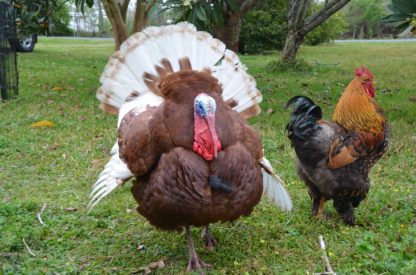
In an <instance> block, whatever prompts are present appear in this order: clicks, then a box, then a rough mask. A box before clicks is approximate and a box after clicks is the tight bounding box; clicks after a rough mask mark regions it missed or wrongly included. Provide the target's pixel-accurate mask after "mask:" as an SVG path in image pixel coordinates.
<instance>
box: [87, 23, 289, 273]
mask: <svg viewBox="0 0 416 275" xmlns="http://www.w3.org/2000/svg"><path fill="white" fill-rule="evenodd" d="M101 83H102V86H101V87H100V89H99V90H98V92H97V97H98V99H99V100H100V101H101V102H102V108H103V109H104V110H105V111H108V112H111V113H118V114H119V121H118V127H119V132H118V143H116V144H115V145H114V147H113V149H112V151H111V153H112V158H111V160H110V161H109V162H108V164H107V165H106V167H105V169H104V171H103V172H102V173H101V175H100V176H99V179H98V181H97V182H96V183H95V185H94V187H93V191H92V193H91V197H92V198H91V201H90V203H89V208H92V207H94V205H95V204H96V203H98V201H100V200H101V199H102V198H103V197H105V196H106V195H108V194H109V193H110V192H111V191H112V190H114V189H115V188H116V187H117V186H120V185H122V184H124V183H125V182H126V181H128V180H129V179H130V178H132V177H135V181H134V182H133V187H132V188H131V191H132V193H133V196H134V198H135V199H136V201H137V203H138V204H139V206H138V208H137V210H138V212H139V213H140V214H141V215H143V216H144V217H145V218H146V219H148V220H149V222H150V223H151V224H152V225H154V226H156V227H158V228H160V229H165V230H178V229H182V228H184V229H185V233H186V237H187V240H188V245H189V255H190V259H189V264H188V271H190V270H195V269H200V268H206V267H208V266H209V265H207V264H205V263H204V262H202V261H201V260H200V258H199V257H198V255H197V254H196V251H195V249H194V244H193V241H192V238H191V233H190V226H202V227H204V240H205V245H206V247H207V248H208V249H212V248H213V246H214V244H215V243H216V242H215V240H214V239H213V238H212V236H211V234H210V231H209V229H208V226H209V224H210V223H215V222H219V221H221V222H225V221H233V220H235V219H237V218H239V217H240V216H242V215H249V214H250V213H251V212H252V211H253V208H254V206H255V205H256V204H257V203H258V202H259V200H260V198H261V196H262V194H266V195H267V196H268V198H269V199H271V201H272V202H274V203H275V204H276V205H278V206H279V207H280V208H282V209H284V210H290V209H291V207H292V204H291V200H290V197H289V195H288V194H287V192H286V191H285V189H284V187H283V185H282V183H281V181H280V179H279V177H278V176H277V175H275V174H274V173H273V171H272V168H271V166H270V163H269V162H268V161H267V160H266V159H265V158H264V156H263V149H262V145H261V140H260V137H259V135H258V134H257V133H256V132H255V131H254V130H253V129H252V128H251V127H250V126H249V125H248V124H247V122H246V121H245V119H246V118H249V117H251V116H255V115H257V114H258V113H259V112H260V108H259V106H258V103H259V102H260V101H261V94H260V93H259V91H258V90H257V88H256V83H255V81H254V79H253V78H252V77H251V76H250V75H248V74H247V73H246V68H245V67H244V66H243V65H242V64H241V63H240V60H239V59H238V57H237V55H236V54H235V53H233V52H232V51H229V50H226V48H225V46H224V44H223V43H222V42H221V41H219V40H217V39H214V38H212V37H211V36H210V35H209V34H208V33H205V32H197V31H196V29H195V27H194V26H193V25H191V24H189V23H180V24H177V25H170V26H164V27H149V28H146V29H145V30H144V31H142V32H140V33H137V34H135V35H133V36H132V37H131V38H129V39H128V40H127V41H126V42H125V43H124V44H123V45H122V46H121V48H120V51H118V52H116V53H115V54H114V55H113V56H112V57H111V58H110V61H109V63H108V64H107V66H106V68H105V71H104V73H103V75H102V77H101Z"/></svg>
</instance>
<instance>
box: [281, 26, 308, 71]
mask: <svg viewBox="0 0 416 275" xmlns="http://www.w3.org/2000/svg"><path fill="white" fill-rule="evenodd" d="M302 41H303V37H302V35H301V34H300V33H299V32H290V33H288V34H287V35H286V41H285V46H284V48H283V52H282V60H283V62H285V63H288V62H291V61H293V60H295V58H296V53H297V52H298V50H299V47H300V44H301V43H302Z"/></svg>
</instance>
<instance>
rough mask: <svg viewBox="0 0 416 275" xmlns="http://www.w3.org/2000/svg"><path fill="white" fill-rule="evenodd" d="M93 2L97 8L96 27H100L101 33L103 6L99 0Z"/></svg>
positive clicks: (101, 31) (102, 27)
mask: <svg viewBox="0 0 416 275" xmlns="http://www.w3.org/2000/svg"><path fill="white" fill-rule="evenodd" d="M95 3H96V4H97V9H98V28H99V29H100V33H101V34H103V33H104V32H105V29H104V14H103V6H102V5H101V0H97V1H95Z"/></svg>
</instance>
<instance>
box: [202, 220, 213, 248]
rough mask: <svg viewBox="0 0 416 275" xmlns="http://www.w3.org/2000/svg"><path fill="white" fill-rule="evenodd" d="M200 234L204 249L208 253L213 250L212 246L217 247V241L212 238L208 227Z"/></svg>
mask: <svg viewBox="0 0 416 275" xmlns="http://www.w3.org/2000/svg"><path fill="white" fill-rule="evenodd" d="M201 233H202V234H201V235H202V239H203V240H204V244H205V248H206V249H207V250H209V251H212V250H214V246H216V245H217V241H216V240H215V239H214V238H213V237H212V235H211V232H210V231H209V225H207V226H205V227H204V228H203V229H202V232H201Z"/></svg>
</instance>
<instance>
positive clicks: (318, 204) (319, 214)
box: [311, 195, 326, 220]
mask: <svg viewBox="0 0 416 275" xmlns="http://www.w3.org/2000/svg"><path fill="white" fill-rule="evenodd" d="M311 197H312V196H311ZM325 201H326V199H325V197H323V196H321V195H316V196H314V197H313V198H312V213H313V215H314V216H315V217H316V218H318V219H319V220H323V218H324V204H325Z"/></svg>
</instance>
